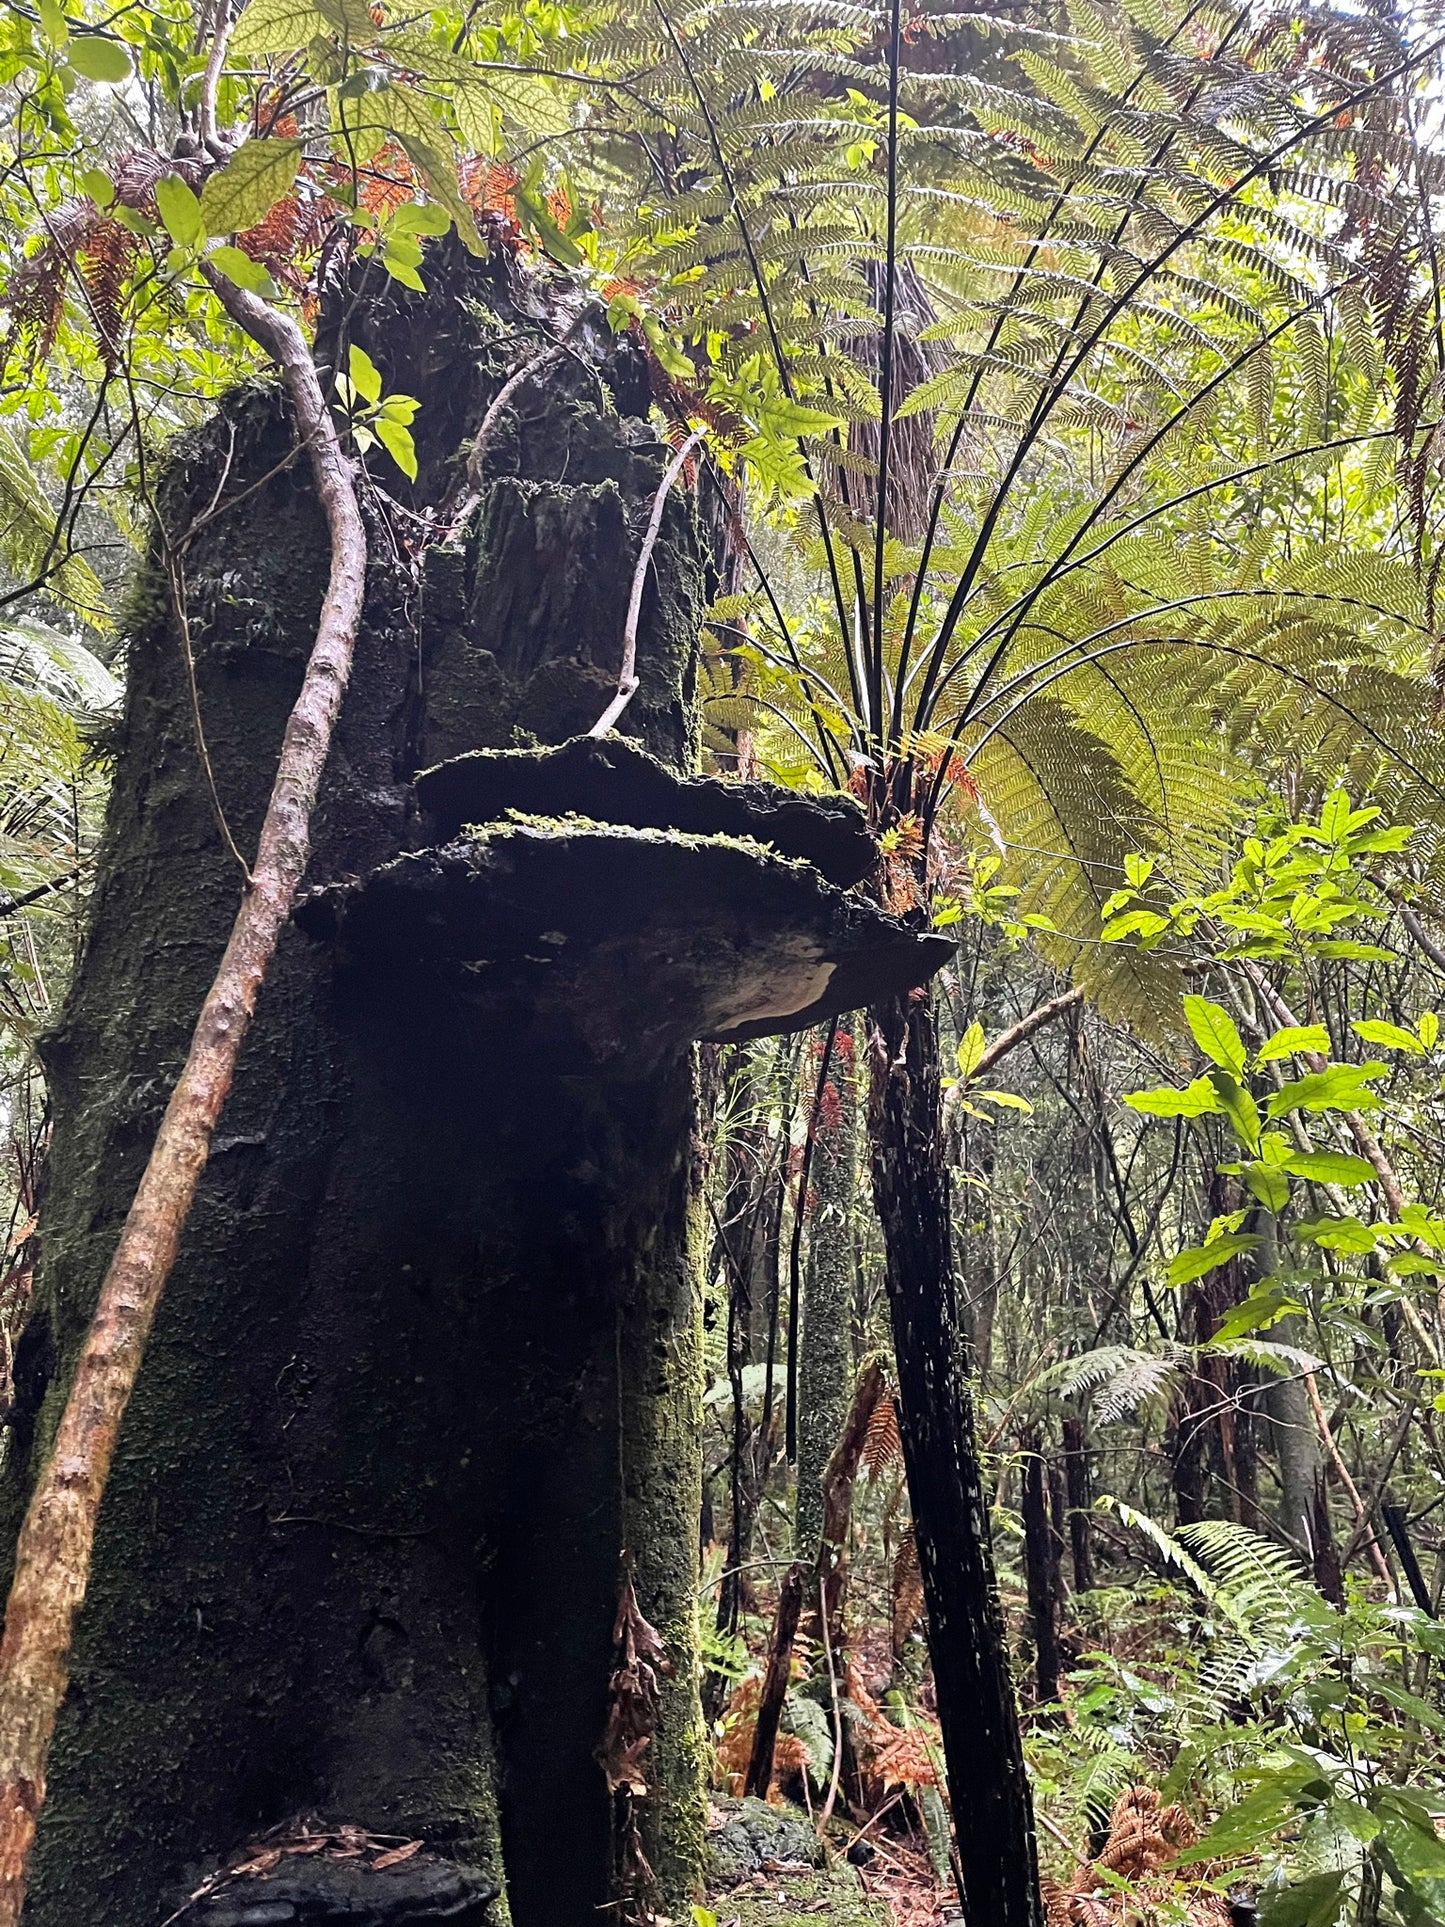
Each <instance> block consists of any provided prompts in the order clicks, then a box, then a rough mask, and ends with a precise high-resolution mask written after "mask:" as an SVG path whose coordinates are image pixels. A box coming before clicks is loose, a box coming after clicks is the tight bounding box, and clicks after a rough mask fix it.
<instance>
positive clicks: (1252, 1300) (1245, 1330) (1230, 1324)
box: [1213, 1284, 1304, 1345]
mask: <svg viewBox="0 0 1445 1927" xmlns="http://www.w3.org/2000/svg"><path fill="white" fill-rule="evenodd" d="M1303 1310H1304V1306H1303V1305H1302V1304H1301V1303H1300V1301H1299V1300H1298V1299H1297V1298H1292V1297H1291V1296H1290V1295H1289V1293H1288V1292H1286V1290H1285V1289H1284V1287H1283V1286H1282V1285H1279V1284H1267V1285H1257V1286H1256V1287H1255V1289H1254V1290H1253V1291H1252V1292H1251V1293H1250V1294H1249V1296H1248V1297H1247V1298H1242V1299H1241V1300H1240V1302H1239V1303H1238V1304H1237V1305H1235V1306H1234V1307H1233V1309H1232V1310H1230V1311H1227V1312H1226V1313H1225V1314H1224V1316H1223V1318H1221V1319H1220V1321H1219V1329H1218V1330H1217V1331H1216V1332H1215V1334H1214V1341H1213V1342H1214V1343H1215V1344H1216V1345H1222V1344H1224V1343H1225V1342H1226V1341H1227V1340H1229V1339H1232V1338H1247V1337H1249V1336H1250V1335H1251V1334H1252V1333H1254V1332H1262V1331H1268V1330H1269V1328H1270V1326H1271V1325H1277V1324H1278V1323H1279V1321H1280V1319H1281V1318H1288V1317H1289V1316H1290V1315H1291V1313H1293V1312H1297V1311H1303Z"/></svg>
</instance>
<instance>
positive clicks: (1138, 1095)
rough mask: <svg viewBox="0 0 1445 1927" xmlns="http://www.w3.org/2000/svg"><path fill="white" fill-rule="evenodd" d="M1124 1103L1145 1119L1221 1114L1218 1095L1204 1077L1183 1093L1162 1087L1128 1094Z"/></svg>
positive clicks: (1198, 1078)
mask: <svg viewBox="0 0 1445 1927" xmlns="http://www.w3.org/2000/svg"><path fill="white" fill-rule="evenodd" d="M1124 1102H1125V1103H1126V1104H1127V1105H1128V1106H1129V1107H1130V1109H1131V1110H1135V1111H1143V1112H1144V1114H1145V1116H1146V1117H1205V1116H1207V1115H1209V1114H1210V1113H1217V1112H1222V1111H1223V1109H1224V1106H1223V1105H1222V1104H1221V1103H1220V1101H1219V1093H1218V1092H1217V1091H1216V1090H1215V1088H1214V1086H1213V1085H1212V1084H1211V1083H1210V1081H1209V1079H1208V1078H1207V1077H1196V1078H1195V1080H1194V1082H1193V1083H1192V1084H1186V1085H1185V1087H1184V1089H1183V1090H1182V1091H1177V1090H1175V1089H1174V1088H1173V1087H1172V1086H1171V1085H1168V1084H1165V1085H1163V1086H1161V1087H1160V1089H1158V1090H1157V1091H1129V1092H1128V1093H1127V1094H1126V1095H1125V1098H1124Z"/></svg>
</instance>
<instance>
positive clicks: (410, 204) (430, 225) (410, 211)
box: [387, 201, 452, 235]
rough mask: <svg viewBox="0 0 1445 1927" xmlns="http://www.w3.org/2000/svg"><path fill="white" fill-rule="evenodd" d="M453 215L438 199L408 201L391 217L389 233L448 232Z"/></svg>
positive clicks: (434, 233)
mask: <svg viewBox="0 0 1445 1927" xmlns="http://www.w3.org/2000/svg"><path fill="white" fill-rule="evenodd" d="M451 224H452V217H451V215H450V214H448V213H447V211H446V209H445V208H444V207H442V206H441V205H440V204H439V203H438V202H436V201H407V202H406V203H405V204H404V205H403V206H401V207H399V208H398V209H397V210H396V213H395V214H394V215H393V216H392V217H391V225H390V227H389V228H388V230H387V231H388V233H389V234H390V233H398V234H432V235H436V234H446V233H447V232H448V231H449V230H450V228H451Z"/></svg>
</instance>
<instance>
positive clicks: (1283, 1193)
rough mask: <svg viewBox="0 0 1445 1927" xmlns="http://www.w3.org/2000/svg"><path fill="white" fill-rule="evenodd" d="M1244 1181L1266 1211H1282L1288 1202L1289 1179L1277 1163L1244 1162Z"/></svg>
mask: <svg viewBox="0 0 1445 1927" xmlns="http://www.w3.org/2000/svg"><path fill="white" fill-rule="evenodd" d="M1244 1181H1245V1183H1246V1184H1247V1185H1248V1186H1249V1188H1250V1191H1251V1192H1252V1193H1253V1195H1254V1196H1255V1197H1256V1198H1258V1199H1259V1201H1260V1203H1261V1204H1262V1205H1263V1206H1264V1207H1265V1209H1266V1210H1267V1211H1283V1210H1284V1208H1285V1206H1286V1205H1287V1204H1288V1203H1289V1179H1288V1178H1287V1177H1286V1176H1285V1174H1284V1172H1283V1171H1281V1170H1280V1168H1279V1166H1278V1165H1277V1164H1262V1163H1260V1162H1259V1161H1258V1160H1256V1161H1255V1162H1254V1163H1252V1164H1246V1165H1245V1167H1244Z"/></svg>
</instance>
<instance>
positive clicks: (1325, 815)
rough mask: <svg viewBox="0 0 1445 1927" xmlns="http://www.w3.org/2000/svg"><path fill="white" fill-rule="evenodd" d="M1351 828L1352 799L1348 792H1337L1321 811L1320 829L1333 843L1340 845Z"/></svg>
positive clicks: (1329, 797) (1329, 798)
mask: <svg viewBox="0 0 1445 1927" xmlns="http://www.w3.org/2000/svg"><path fill="white" fill-rule="evenodd" d="M1349 827H1350V797H1349V792H1348V790H1335V791H1333V792H1332V793H1331V795H1330V796H1328V797H1327V798H1326V799H1325V806H1324V808H1323V809H1322V810H1321V811H1320V829H1321V830H1322V831H1323V832H1324V834H1325V835H1326V836H1327V837H1328V838H1329V840H1330V842H1331V843H1338V842H1339V840H1340V838H1341V837H1342V836H1344V835H1345V834H1346V833H1347V832H1348V830H1349Z"/></svg>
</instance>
